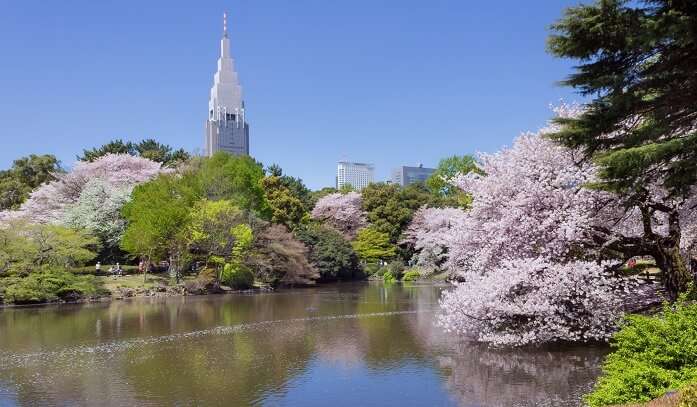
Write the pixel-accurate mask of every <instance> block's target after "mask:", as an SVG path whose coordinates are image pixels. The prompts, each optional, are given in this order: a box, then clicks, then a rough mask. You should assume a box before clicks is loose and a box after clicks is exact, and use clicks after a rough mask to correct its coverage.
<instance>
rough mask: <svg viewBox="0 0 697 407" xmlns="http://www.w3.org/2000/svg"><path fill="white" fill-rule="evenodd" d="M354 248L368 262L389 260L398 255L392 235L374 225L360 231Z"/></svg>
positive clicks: (354, 242)
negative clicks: (391, 240) (391, 238)
mask: <svg viewBox="0 0 697 407" xmlns="http://www.w3.org/2000/svg"><path fill="white" fill-rule="evenodd" d="M353 250H355V251H356V254H358V257H360V259H361V260H363V261H365V262H367V263H375V262H378V261H387V260H390V259H393V258H394V257H395V256H396V255H397V248H396V247H395V246H394V245H393V244H392V243H390V235H388V234H387V233H384V232H381V231H380V230H379V229H377V228H376V227H373V226H369V227H366V228H363V229H361V230H359V231H358V235H357V236H356V239H355V240H354V241H353Z"/></svg>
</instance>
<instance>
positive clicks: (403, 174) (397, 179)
mask: <svg viewBox="0 0 697 407" xmlns="http://www.w3.org/2000/svg"><path fill="white" fill-rule="evenodd" d="M435 171H436V170H435V168H426V167H424V166H423V165H419V166H418V167H407V166H405V165H403V166H401V167H399V168H395V169H394V171H392V182H393V183H395V184H399V185H401V186H403V187H405V186H407V185H410V184H414V183H417V182H421V183H424V182H426V180H427V179H428V177H430V176H431V174H433V173H434V172H435Z"/></svg>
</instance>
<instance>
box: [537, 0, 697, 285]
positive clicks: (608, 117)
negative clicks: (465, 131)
mask: <svg viewBox="0 0 697 407" xmlns="http://www.w3.org/2000/svg"><path fill="white" fill-rule="evenodd" d="M695 27H697V8H695V5H694V3H693V2H690V1H670V0H644V1H639V2H628V1H624V0H601V1H596V2H595V3H594V4H591V5H581V6H577V7H572V8H569V9H567V11H566V13H565V15H564V17H563V18H562V19H561V20H560V21H558V22H557V23H556V24H554V25H553V26H552V29H553V30H554V34H553V35H551V36H550V38H549V42H548V46H549V50H550V51H551V52H552V53H553V54H554V55H556V56H559V57H562V58H573V59H576V60H578V62H579V63H578V66H577V67H576V69H575V72H574V73H573V74H572V75H570V76H569V78H568V79H567V80H565V81H563V84H565V85H567V86H571V87H574V88H576V89H578V90H579V92H580V93H581V94H582V95H585V96H590V97H592V100H591V101H590V102H589V103H587V104H586V106H585V109H584V111H583V113H582V114H581V115H580V116H579V117H571V118H560V119H558V120H557V121H558V123H559V124H560V125H561V130H560V131H559V132H557V133H556V134H553V135H552V137H553V138H554V139H556V140H558V141H560V142H562V143H564V144H565V145H567V146H569V147H573V148H581V149H582V150H583V151H584V152H585V153H586V156H587V157H588V158H590V159H593V160H594V161H595V162H596V163H597V164H598V165H599V167H600V174H599V175H600V178H601V180H600V182H599V183H598V184H597V185H595V186H596V187H598V188H602V189H605V190H609V191H612V192H615V193H618V194H620V196H623V197H625V198H626V202H627V205H628V206H630V207H632V206H634V207H637V208H638V209H639V210H640V211H641V213H642V215H643V218H644V219H645V220H646V222H645V226H646V227H645V233H644V235H643V236H642V237H640V238H634V239H631V238H625V239H621V240H618V239H613V240H614V241H613V242H611V243H612V246H613V247H612V249H614V250H616V251H619V252H621V253H623V254H624V255H625V256H637V255H651V256H653V257H654V258H655V259H656V262H657V264H658V266H659V267H660V268H661V270H662V271H663V272H664V273H665V274H666V279H665V285H666V288H667V290H668V292H669V294H670V295H671V297H672V298H675V296H676V293H677V292H679V291H682V290H685V289H686V287H687V284H688V282H689V281H690V280H691V276H690V274H689V272H688V270H687V267H686V265H685V263H684V260H683V258H682V257H681V256H680V239H681V231H680V223H679V217H678V214H677V210H678V208H677V207H676V206H675V205H673V204H671V203H666V202H656V200H655V198H654V197H652V196H651V194H650V193H649V191H648V189H649V186H650V185H656V184H657V185H659V186H663V187H665V189H666V190H667V191H668V193H669V194H670V195H671V198H679V197H684V196H685V195H686V194H687V193H688V192H689V190H690V189H691V188H692V186H693V185H695V182H696V181H697V104H696V103H695V100H697V96H696V95H697V81H695V79H694V78H695V72H696V71H697V58H695V55H697V34H696V31H695ZM609 135H611V137H610V136H609ZM658 215H660V216H663V217H666V218H667V219H668V223H669V225H668V227H669V233H668V235H667V236H658V235H657V234H655V233H653V231H652V228H651V222H650V220H651V219H653V218H655V217H656V216H658Z"/></svg>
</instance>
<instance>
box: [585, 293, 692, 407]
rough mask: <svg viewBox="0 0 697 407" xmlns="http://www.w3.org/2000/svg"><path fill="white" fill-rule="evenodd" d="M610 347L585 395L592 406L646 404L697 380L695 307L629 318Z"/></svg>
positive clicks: (679, 305) (676, 306)
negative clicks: (610, 349)
mask: <svg viewBox="0 0 697 407" xmlns="http://www.w3.org/2000/svg"><path fill="white" fill-rule="evenodd" d="M612 347H613V352H612V353H611V354H610V355H608V357H607V358H606V360H605V362H604V363H603V373H602V375H601V376H600V378H599V379H598V382H597V384H596V386H595V388H594V390H593V392H592V393H590V394H589V395H587V396H586V401H587V402H588V404H589V405H591V406H605V405H610V404H617V403H627V402H634V401H647V400H651V399H653V398H656V397H659V396H661V395H663V394H664V393H665V392H666V391H668V390H676V389H679V388H681V387H683V386H685V385H687V384H689V383H692V382H694V381H696V380H697V304H687V303H685V302H681V301H679V302H677V303H675V304H674V305H672V306H669V305H666V306H665V308H664V309H663V311H662V312H661V313H659V314H657V315H654V316H643V315H631V316H628V317H627V318H626V320H625V323H624V324H623V326H622V329H621V330H620V331H619V332H617V333H616V334H615V335H614V337H613V340H612Z"/></svg>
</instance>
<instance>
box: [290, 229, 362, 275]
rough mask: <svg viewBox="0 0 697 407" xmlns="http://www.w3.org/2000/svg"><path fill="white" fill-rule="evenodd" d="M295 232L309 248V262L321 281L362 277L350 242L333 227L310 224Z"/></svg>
mask: <svg viewBox="0 0 697 407" xmlns="http://www.w3.org/2000/svg"><path fill="white" fill-rule="evenodd" d="M295 234H296V237H297V238H298V240H300V241H301V242H303V243H304V244H305V245H306V246H307V247H308V248H309V256H308V257H309V260H310V263H311V264H312V265H313V266H315V268H316V269H317V271H319V274H320V280H321V281H335V280H352V279H358V278H363V277H364V275H363V271H362V270H361V265H360V263H359V262H358V256H357V255H356V253H355V252H354V251H353V247H352V246H351V243H349V242H348V241H347V240H346V239H344V237H343V236H342V235H341V233H339V232H337V231H336V230H334V229H333V228H330V227H326V226H322V225H318V224H310V225H307V226H305V227H302V228H298V230H296V231H295Z"/></svg>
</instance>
